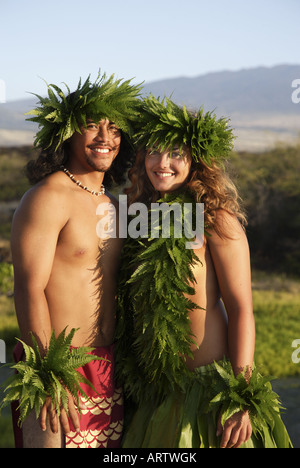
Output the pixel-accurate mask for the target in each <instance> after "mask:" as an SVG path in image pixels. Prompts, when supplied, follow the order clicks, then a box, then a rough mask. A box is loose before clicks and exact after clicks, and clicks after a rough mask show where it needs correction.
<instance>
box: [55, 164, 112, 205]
mask: <svg viewBox="0 0 300 468" xmlns="http://www.w3.org/2000/svg"><path fill="white" fill-rule="evenodd" d="M60 168H61V170H62V171H64V173H65V174H67V176H69V177H70V179H71V180H72V182H74V184H76V185H77V186H78V187H80V188H82V189H83V190H86V191H87V192H89V193H91V194H92V195H96V197H98V196H99V195H104V194H105V187H104V185H103V184H102V185H101V190H100V191H99V192H96V191H95V190H90V189H89V188H87V187H86V186H85V185H83V184H82V183H81V182H80V180H76V179H75V178H74V176H73V174H71V172H70V171H68V169H67V168H66V167H65V166H60Z"/></svg>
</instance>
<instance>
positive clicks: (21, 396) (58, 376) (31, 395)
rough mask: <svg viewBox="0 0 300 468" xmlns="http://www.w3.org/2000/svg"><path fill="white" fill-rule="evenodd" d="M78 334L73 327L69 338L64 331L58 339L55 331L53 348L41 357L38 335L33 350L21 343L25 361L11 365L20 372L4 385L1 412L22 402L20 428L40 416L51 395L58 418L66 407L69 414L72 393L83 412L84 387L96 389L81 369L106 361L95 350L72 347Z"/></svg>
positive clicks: (50, 346)
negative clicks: (74, 337)
mask: <svg viewBox="0 0 300 468" xmlns="http://www.w3.org/2000/svg"><path fill="white" fill-rule="evenodd" d="M76 331H77V330H76V329H74V328H73V329H72V330H71V332H70V333H69V334H68V335H67V336H66V329H64V330H63V331H62V332H61V333H60V334H59V335H58V337H57V338H55V335H54V331H52V334H51V339H50V343H49V348H48V351H47V353H46V355H45V356H44V357H42V356H41V354H40V351H39V347H38V344H37V342H36V340H35V338H34V336H32V342H33V346H32V347H30V346H28V345H26V344H25V343H24V342H23V341H21V340H19V341H20V342H21V344H22V345H23V348H24V353H25V361H20V362H18V363H16V364H14V365H12V366H11V368H12V369H14V370H15V371H16V373H15V374H13V375H12V376H11V377H9V378H8V379H7V380H6V381H5V382H4V384H2V386H3V387H5V389H4V391H5V393H6V395H5V397H4V398H3V400H2V402H1V404H0V410H1V409H2V408H4V407H5V406H8V405H9V404H10V403H12V402H13V401H19V407H18V409H19V410H20V418H19V425H20V426H22V424H23V422H24V420H25V419H26V418H27V416H28V415H29V413H30V412H31V411H33V410H35V413H36V417H37V418H38V417H39V414H40V412H41V409H42V407H43V406H44V404H45V402H46V399H47V397H49V396H50V397H51V399H52V402H53V404H54V407H55V410H56V412H57V414H58V415H60V412H61V409H62V408H63V409H64V410H65V411H66V412H67V414H68V400H69V395H68V392H69V394H70V395H71V396H72V397H74V399H75V402H76V404H77V407H78V411H79V412H80V406H79V397H80V396H83V397H85V398H88V397H87V395H86V393H85V392H84V391H83V390H82V388H81V385H80V384H81V383H85V384H87V385H89V386H90V387H92V388H93V386H92V384H91V383H90V382H89V381H88V380H87V379H86V378H85V377H84V376H83V375H82V374H81V373H80V372H79V371H78V369H79V368H80V367H83V366H84V365H85V364H88V363H89V362H91V361H94V360H102V359H103V358H100V357H98V356H95V355H94V354H91V353H92V351H93V348H90V347H80V348H71V342H72V339H73V336H74V334H75V332H76ZM94 390H95V389H94Z"/></svg>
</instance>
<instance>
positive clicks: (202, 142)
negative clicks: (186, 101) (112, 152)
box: [135, 95, 234, 165]
mask: <svg viewBox="0 0 300 468" xmlns="http://www.w3.org/2000/svg"><path fill="white" fill-rule="evenodd" d="M233 140H234V135H233V133H232V129H231V128H230V127H229V120H228V119H225V118H220V119H217V117H216V115H215V114H213V113H212V112H206V113H205V112H204V110H203V108H202V107H201V108H200V109H199V111H198V112H196V113H192V112H190V111H188V110H187V108H186V106H185V105H183V106H182V107H179V106H178V105H177V104H175V103H174V102H173V101H171V99H169V98H166V97H165V98H164V99H163V100H162V101H160V100H159V98H158V99H157V98H156V97H154V96H153V95H150V96H149V97H147V98H145V99H144V101H143V105H142V113H141V116H140V121H139V124H138V127H137V130H136V134H135V142H136V145H137V146H138V147H146V148H153V147H154V146H158V147H159V149H160V150H161V151H164V150H166V149H169V150H170V151H172V149H173V148H174V146H175V145H178V146H179V148H180V149H182V148H183V146H188V147H190V149H191V153H192V154H191V155H192V158H193V159H194V160H195V161H196V162H200V161H201V160H202V161H204V162H205V163H207V164H208V165H210V164H211V162H212V159H214V160H217V159H221V158H223V157H225V156H226V155H227V154H228V153H229V152H230V151H231V150H232V148H233Z"/></svg>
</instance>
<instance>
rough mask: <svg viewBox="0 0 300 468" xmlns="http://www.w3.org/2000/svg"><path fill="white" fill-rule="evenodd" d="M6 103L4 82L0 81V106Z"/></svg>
mask: <svg viewBox="0 0 300 468" xmlns="http://www.w3.org/2000/svg"><path fill="white" fill-rule="evenodd" d="M5 102H6V86H5V81H4V80H0V104H4V103H5Z"/></svg>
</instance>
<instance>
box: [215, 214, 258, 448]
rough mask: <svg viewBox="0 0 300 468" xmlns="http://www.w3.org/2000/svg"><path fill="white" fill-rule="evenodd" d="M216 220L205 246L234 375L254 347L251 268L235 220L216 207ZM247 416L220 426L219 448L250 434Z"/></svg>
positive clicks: (248, 365)
mask: <svg viewBox="0 0 300 468" xmlns="http://www.w3.org/2000/svg"><path fill="white" fill-rule="evenodd" d="M218 223H219V225H220V226H221V227H222V230H223V231H224V233H225V236H224V237H220V235H218V234H217V232H216V231H213V232H211V233H210V234H211V235H210V236H208V245H209V248H210V252H211V256H212V259H213V263H214V267H215V270H216V274H217V278H218V283H219V287H220V291H221V295H222V299H223V302H224V305H225V308H226V311H227V315H228V347H229V359H230V362H231V365H232V368H233V371H234V373H235V374H236V375H237V374H239V373H240V372H241V371H243V370H244V369H247V372H250V373H251V369H252V365H253V359H254V349H255V322H254V316H253V305H252V292H251V268H250V254H249V246H248V241H247V238H246V235H245V232H244V230H243V228H242V227H241V225H240V223H239V222H238V220H237V219H236V218H235V217H234V216H232V215H230V214H229V213H227V212H226V211H223V210H220V211H219V213H218ZM251 432H252V429H251V423H250V419H249V415H248V413H247V412H245V413H237V414H235V415H234V416H233V417H232V418H230V419H229V420H228V421H227V422H226V424H225V427H224V430H223V428H222V426H221V424H220V421H219V426H218V434H221V433H222V441H221V447H239V446H240V445H241V444H242V443H243V442H245V441H247V440H248V439H249V438H250V436H251Z"/></svg>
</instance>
